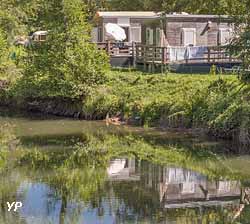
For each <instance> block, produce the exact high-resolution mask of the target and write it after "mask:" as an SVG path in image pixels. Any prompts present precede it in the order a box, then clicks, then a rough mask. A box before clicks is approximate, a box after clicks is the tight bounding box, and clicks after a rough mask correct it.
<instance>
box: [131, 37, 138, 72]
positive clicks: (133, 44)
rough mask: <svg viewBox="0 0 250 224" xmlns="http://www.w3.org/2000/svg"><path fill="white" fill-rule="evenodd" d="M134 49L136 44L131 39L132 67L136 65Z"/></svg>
mask: <svg viewBox="0 0 250 224" xmlns="http://www.w3.org/2000/svg"><path fill="white" fill-rule="evenodd" d="M136 50H137V48H136V44H135V42H134V41H133V42H132V60H133V67H134V68H135V67H136V55H137V53H136Z"/></svg>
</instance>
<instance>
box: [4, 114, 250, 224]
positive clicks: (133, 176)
mask: <svg viewBox="0 0 250 224" xmlns="http://www.w3.org/2000/svg"><path fill="white" fill-rule="evenodd" d="M15 119H17V118H15ZM12 122H14V123H15V121H13V120H12ZM19 122H20V120H19ZM0 124H1V122H0ZM16 125H17V126H18V122H17V123H16ZM98 125H99V124H97V123H94V124H93V125H91V123H85V122H79V121H71V120H68V121H64V122H63V123H61V121H58V120H56V121H55V120H51V121H50V120H47V121H46V122H45V123H44V122H43V121H42V120H41V121H39V122H38V121H37V120H35V121H32V120H30V121H28V122H26V121H25V120H23V118H22V120H21V125H19V126H18V128H17V130H18V132H19V133H22V135H20V136H19V138H18V137H17V136H15V135H14V134H13V132H8V130H7V128H3V129H2V133H4V135H1V130H0V148H1V151H0V153H1V154H0V155H1V156H2V155H4V157H1V158H0V167H1V169H0V174H1V175H0V223H3V224H7V223H8V224H12V223H13V224H16V223H22V224H25V223H27V224H29V223H32V224H33V223H36V224H37V223H38V224H47V223H48V224H66V223H67V224H68V223H69V224H72V223H73V224H74V223H77V224H78V223H79V224H80V223H81V224H82V223H87V224H92V223H93V224H99V223H100V224H103V223H105V224H110V223H111V224H112V223H114V224H116V223H117V224H120V223H121V224H123V223H139V224H142V223H143V224H145V223H150V224H151V223H160V224H166V223H168V224H189V223H197V224H198V223H201V224H210V223H249V220H250V206H249V203H250V182H249V181H248V180H249V179H250V175H249V171H248V168H249V161H250V160H249V157H244V159H240V158H238V157H237V158H235V157H230V158H223V157H220V156H217V155H216V154H215V153H213V152H214V151H216V150H212V151H210V150H208V148H202V147H203V146H202V147H201V146H199V147H201V148H199V147H197V145H196V146H194V144H193V143H192V144H189V143H188V141H185V144H183V142H182V139H181V137H179V138H178V139H179V140H180V141H178V144H177V145H174V144H173V142H175V140H173V139H170V141H168V140H164V141H161V142H159V138H158V135H157V136H153V137H152V136H151V137H149V138H148V137H145V136H144V137H143V138H138V139H137V138H134V136H131V135H130V134H128V133H127V132H123V131H121V130H119V131H118V132H117V131H116V130H114V129H113V128H112V130H111V131H110V130H106V129H105V128H104V127H103V126H101V128H98V127H99V126H98ZM0 126H1V125H0ZM51 126H52V127H53V128H52V127H51ZM30 128H32V130H31V129H30ZM24 129H25V130H24ZM39 129H41V131H40V130H39ZM114 133H115V135H114ZM2 136H5V137H2ZM1 137H2V138H1ZM164 138H165V137H164ZM17 140H18V141H17ZM10 142H11V143H13V142H14V143H15V144H11V145H10V144H9V143H10ZM4 145H7V147H4ZM12 145H14V146H13V147H12ZM210 145H213V144H212V143H211V144H210ZM10 146H11V147H10ZM177 146H178V147H177ZM16 147H17V149H16V150H15V148H16ZM19 147H20V149H19ZM3 149H4V152H6V151H7V152H8V149H11V150H9V151H10V152H11V153H10V155H11V156H10V157H7V156H5V154H2V152H3ZM34 149H36V150H34ZM2 158H8V159H7V160H6V161H7V162H3V163H1V159H2ZM2 160H3V161H4V159H2ZM243 168H244V169H243ZM7 201H9V202H13V201H22V203H23V205H24V206H23V207H22V209H20V210H19V211H18V212H8V208H7V203H6V202H7Z"/></svg>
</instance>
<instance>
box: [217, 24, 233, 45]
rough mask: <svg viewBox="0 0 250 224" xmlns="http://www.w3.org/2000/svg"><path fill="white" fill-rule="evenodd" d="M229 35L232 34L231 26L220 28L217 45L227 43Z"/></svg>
mask: <svg viewBox="0 0 250 224" xmlns="http://www.w3.org/2000/svg"><path fill="white" fill-rule="evenodd" d="M231 36H232V29H231V28H220V30H219V38H218V44H219V45H227V44H229V41H230V38H231Z"/></svg>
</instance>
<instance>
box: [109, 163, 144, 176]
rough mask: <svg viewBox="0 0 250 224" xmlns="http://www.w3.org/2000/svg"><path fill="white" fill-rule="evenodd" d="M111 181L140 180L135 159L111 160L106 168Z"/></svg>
mask: <svg viewBox="0 0 250 224" xmlns="http://www.w3.org/2000/svg"><path fill="white" fill-rule="evenodd" d="M107 173H108V177H109V179H111V180H127V181H128V180H135V181H138V180H140V177H139V175H138V173H137V169H136V162H135V159H113V160H111V161H110V163H109V167H108V168H107Z"/></svg>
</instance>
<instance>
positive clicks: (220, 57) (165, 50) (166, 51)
mask: <svg viewBox="0 0 250 224" xmlns="http://www.w3.org/2000/svg"><path fill="white" fill-rule="evenodd" d="M206 49H207V50H206V51H204V52H203V54H202V57H200V58H199V57H195V58H185V59H182V60H171V58H170V48H169V47H156V46H147V45H139V44H137V45H136V46H135V52H136V53H135V56H136V59H135V61H136V62H137V63H154V64H169V63H187V64H188V63H220V62H223V63H225V62H239V59H238V58H236V57H233V56H232V55H231V54H230V53H229V52H228V51H227V49H226V47H222V46H209V47H206Z"/></svg>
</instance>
